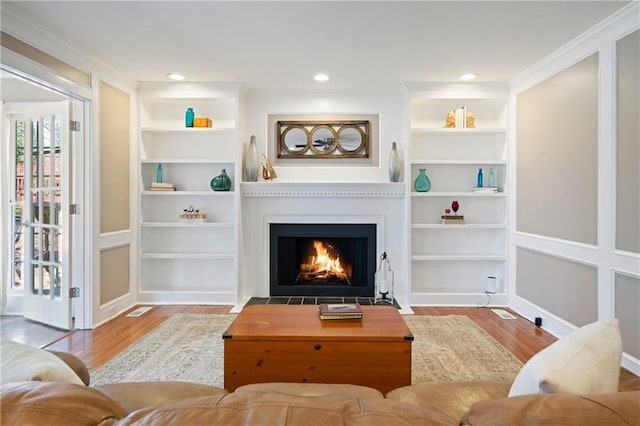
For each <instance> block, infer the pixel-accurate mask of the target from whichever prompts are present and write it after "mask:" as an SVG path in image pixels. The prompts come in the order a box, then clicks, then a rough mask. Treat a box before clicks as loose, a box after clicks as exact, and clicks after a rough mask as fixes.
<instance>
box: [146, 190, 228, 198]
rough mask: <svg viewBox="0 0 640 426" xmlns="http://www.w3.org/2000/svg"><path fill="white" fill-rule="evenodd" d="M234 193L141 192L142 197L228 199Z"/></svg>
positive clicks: (212, 191)
mask: <svg viewBox="0 0 640 426" xmlns="http://www.w3.org/2000/svg"><path fill="white" fill-rule="evenodd" d="M234 194H235V191H214V190H211V191H142V195H153V196H156V195H159V196H171V197H177V196H197V197H230V196H233V195H234Z"/></svg>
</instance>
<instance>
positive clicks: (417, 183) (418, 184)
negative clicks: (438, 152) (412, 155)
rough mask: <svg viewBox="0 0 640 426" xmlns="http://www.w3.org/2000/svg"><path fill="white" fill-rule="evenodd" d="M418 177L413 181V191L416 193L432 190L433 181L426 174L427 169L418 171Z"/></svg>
mask: <svg viewBox="0 0 640 426" xmlns="http://www.w3.org/2000/svg"><path fill="white" fill-rule="evenodd" d="M418 171H419V173H418V177H416V180H414V181H413V189H415V190H416V192H429V191H430V190H431V181H430V180H429V178H428V177H427V175H426V173H425V169H418Z"/></svg>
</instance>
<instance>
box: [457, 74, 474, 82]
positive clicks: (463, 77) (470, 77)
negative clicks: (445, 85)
mask: <svg viewBox="0 0 640 426" xmlns="http://www.w3.org/2000/svg"><path fill="white" fill-rule="evenodd" d="M476 78H478V74H473V73H468V74H462V75H461V76H460V80H463V81H469V80H475V79H476Z"/></svg>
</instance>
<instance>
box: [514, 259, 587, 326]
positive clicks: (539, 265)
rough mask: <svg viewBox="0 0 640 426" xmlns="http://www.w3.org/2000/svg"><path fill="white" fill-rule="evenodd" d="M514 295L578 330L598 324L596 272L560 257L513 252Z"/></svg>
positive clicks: (581, 264)
mask: <svg viewBox="0 0 640 426" xmlns="http://www.w3.org/2000/svg"><path fill="white" fill-rule="evenodd" d="M516 267H517V273H516V294H517V295H518V296H520V297H523V298H524V299H526V300H528V301H529V302H531V303H535V304H536V305H538V306H539V307H541V308H542V309H545V310H547V311H549V312H551V313H552V314H554V315H556V316H558V317H560V318H562V319H564V320H566V321H568V322H570V323H572V324H575V325H576V326H582V325H585V324H589V323H591V322H594V321H597V320H598V271H597V268H594V267H593V266H589V265H585V264H583V263H578V262H574V261H570V260H566V259H562V258H560V257H555V256H552V255H548V254H544V253H540V252H536V251H532V250H527V249H524V248H521V247H518V249H517V259H516Z"/></svg>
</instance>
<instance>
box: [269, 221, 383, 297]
mask: <svg viewBox="0 0 640 426" xmlns="http://www.w3.org/2000/svg"><path fill="white" fill-rule="evenodd" d="M269 231H270V232H269V234H270V237H269V238H270V244H269V247H270V248H269V274H270V277H269V283H270V295H271V296H342V297H344V296H357V297H372V296H373V295H374V280H375V270H376V224H361V223H303V224H301V223H272V224H271V225H270V229H269Z"/></svg>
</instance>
